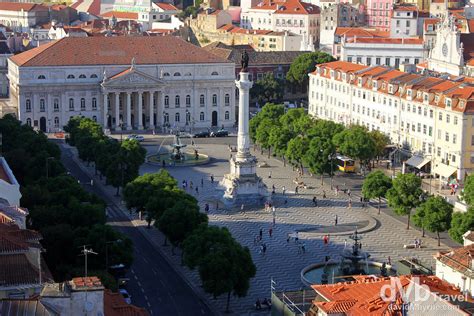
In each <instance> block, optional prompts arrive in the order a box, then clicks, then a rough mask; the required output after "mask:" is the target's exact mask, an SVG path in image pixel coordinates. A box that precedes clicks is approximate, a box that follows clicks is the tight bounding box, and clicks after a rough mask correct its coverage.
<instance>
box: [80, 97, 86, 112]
mask: <svg viewBox="0 0 474 316" xmlns="http://www.w3.org/2000/svg"><path fill="white" fill-rule="evenodd" d="M85 110H86V99H84V98H81V111H85Z"/></svg>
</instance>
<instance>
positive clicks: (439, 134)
mask: <svg viewBox="0 0 474 316" xmlns="http://www.w3.org/2000/svg"><path fill="white" fill-rule="evenodd" d="M438 139H441V130H438Z"/></svg>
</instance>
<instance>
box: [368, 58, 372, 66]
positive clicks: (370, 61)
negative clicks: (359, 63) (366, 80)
mask: <svg viewBox="0 0 474 316" xmlns="http://www.w3.org/2000/svg"><path fill="white" fill-rule="evenodd" d="M371 64H372V58H370V57H367V65H369V66H370V65H371Z"/></svg>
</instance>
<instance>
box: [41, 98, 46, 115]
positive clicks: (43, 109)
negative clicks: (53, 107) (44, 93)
mask: <svg viewBox="0 0 474 316" xmlns="http://www.w3.org/2000/svg"><path fill="white" fill-rule="evenodd" d="M45 110H46V107H45V102H44V99H40V112H44V111H45Z"/></svg>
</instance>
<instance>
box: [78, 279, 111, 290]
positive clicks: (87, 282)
mask: <svg viewBox="0 0 474 316" xmlns="http://www.w3.org/2000/svg"><path fill="white" fill-rule="evenodd" d="M70 284H71V285H72V287H73V289H74V290H81V289H83V288H94V287H102V282H100V279H99V278H98V277H96V276H91V277H77V278H72V280H71V281H70ZM102 288H103V287H102Z"/></svg>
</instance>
